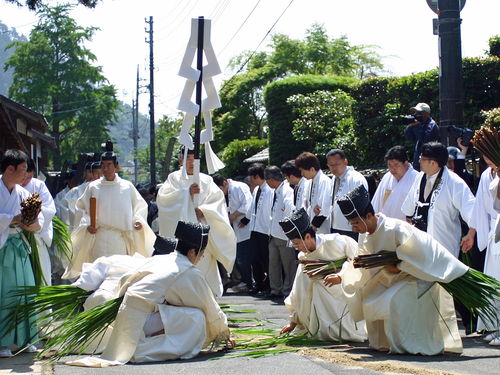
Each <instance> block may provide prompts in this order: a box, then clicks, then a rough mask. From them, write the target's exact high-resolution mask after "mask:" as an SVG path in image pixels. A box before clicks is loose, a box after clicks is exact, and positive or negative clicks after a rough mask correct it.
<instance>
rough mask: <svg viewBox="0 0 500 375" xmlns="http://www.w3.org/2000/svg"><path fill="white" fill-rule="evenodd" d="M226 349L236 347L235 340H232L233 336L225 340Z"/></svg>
mask: <svg viewBox="0 0 500 375" xmlns="http://www.w3.org/2000/svg"><path fill="white" fill-rule="evenodd" d="M224 346H225V347H226V348H227V349H234V348H236V341H234V339H233V338H231V336H229V338H228V339H227V340H226V341H225V345H224Z"/></svg>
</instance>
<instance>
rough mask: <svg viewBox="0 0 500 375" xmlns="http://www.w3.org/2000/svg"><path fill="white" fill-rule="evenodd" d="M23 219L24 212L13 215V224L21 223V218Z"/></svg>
mask: <svg viewBox="0 0 500 375" xmlns="http://www.w3.org/2000/svg"><path fill="white" fill-rule="evenodd" d="M22 219H23V214H19V215H16V216H14V217H13V219H12V221H11V222H10V223H11V224H21V220H22Z"/></svg>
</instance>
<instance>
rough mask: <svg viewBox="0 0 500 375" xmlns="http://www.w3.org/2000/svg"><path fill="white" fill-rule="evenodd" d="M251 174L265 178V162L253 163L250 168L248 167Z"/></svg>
mask: <svg viewBox="0 0 500 375" xmlns="http://www.w3.org/2000/svg"><path fill="white" fill-rule="evenodd" d="M248 175H249V176H254V177H255V176H259V177H260V178H261V179H264V164H261V163H253V164H252V165H251V166H250V168H248Z"/></svg>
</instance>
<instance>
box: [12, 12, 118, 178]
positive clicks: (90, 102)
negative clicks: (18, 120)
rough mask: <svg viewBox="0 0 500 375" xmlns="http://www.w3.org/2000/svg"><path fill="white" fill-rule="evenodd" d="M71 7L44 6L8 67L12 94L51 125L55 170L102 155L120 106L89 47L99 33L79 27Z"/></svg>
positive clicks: (19, 44)
mask: <svg viewBox="0 0 500 375" xmlns="http://www.w3.org/2000/svg"><path fill="white" fill-rule="evenodd" d="M71 9H72V6H70V5H58V6H56V7H53V8H51V7H47V6H42V8H41V10H40V11H39V12H38V14H39V16H40V21H39V23H38V24H37V25H36V26H35V27H34V28H33V30H32V31H31V33H30V38H29V41H28V42H19V41H18V42H14V43H12V44H10V46H9V47H15V48H16V50H15V52H14V53H13V54H12V56H11V57H10V58H9V59H8V61H7V63H6V64H5V69H6V70H7V69H8V68H14V74H13V78H14V80H13V83H12V85H11V87H10V89H9V95H10V96H11V97H12V98H13V99H14V100H16V101H18V102H20V103H22V104H24V105H26V106H28V107H31V108H33V109H34V110H37V111H39V112H41V113H43V114H44V115H45V116H46V118H47V120H48V122H49V124H51V126H52V128H51V132H50V133H51V135H52V136H53V137H54V138H55V144H56V149H55V150H54V153H53V164H54V169H55V170H59V169H60V167H61V164H62V161H63V160H64V159H67V158H70V159H75V160H76V158H75V155H76V154H78V153H80V152H87V151H99V150H100V144H101V143H102V142H103V141H105V140H106V138H107V137H108V135H107V134H108V128H107V127H108V126H110V125H113V122H114V120H115V119H116V110H117V108H118V107H119V102H118V101H117V100H116V98H115V88H114V86H112V85H109V84H108V81H107V80H106V78H105V77H104V76H103V75H102V69H101V67H96V66H93V65H92V62H93V61H95V60H96V57H95V55H94V54H92V52H91V51H90V50H88V49H87V48H86V47H85V45H84V43H85V42H86V41H88V40H91V38H92V37H93V35H94V34H95V32H96V31H97V30H98V29H97V28H95V27H88V28H83V27H81V26H78V25H77V24H76V22H75V20H74V19H73V18H71V17H70V16H69V11H70V10H71Z"/></svg>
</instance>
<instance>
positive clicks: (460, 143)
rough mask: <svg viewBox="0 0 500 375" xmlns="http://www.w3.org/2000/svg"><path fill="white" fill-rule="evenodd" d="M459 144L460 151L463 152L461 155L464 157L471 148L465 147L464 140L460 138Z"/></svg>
mask: <svg viewBox="0 0 500 375" xmlns="http://www.w3.org/2000/svg"><path fill="white" fill-rule="evenodd" d="M457 143H458V147H460V150H461V151H460V155H464V156H465V155H467V150H468V148H469V147H468V146H464V145H463V144H462V138H458V139H457Z"/></svg>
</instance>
